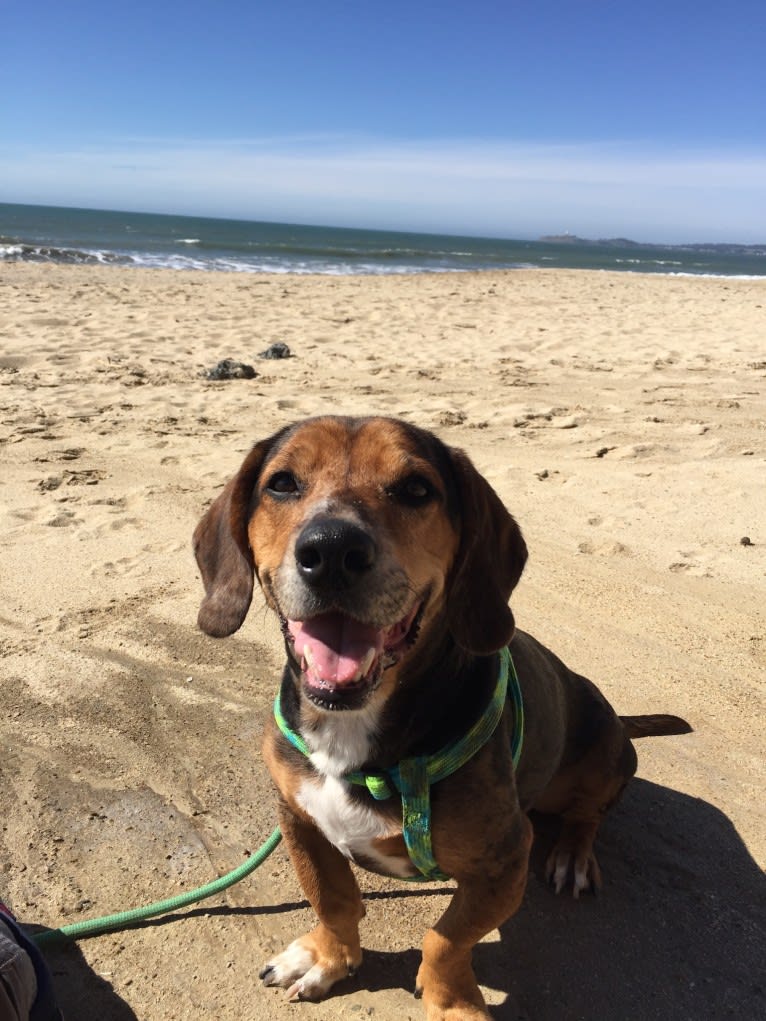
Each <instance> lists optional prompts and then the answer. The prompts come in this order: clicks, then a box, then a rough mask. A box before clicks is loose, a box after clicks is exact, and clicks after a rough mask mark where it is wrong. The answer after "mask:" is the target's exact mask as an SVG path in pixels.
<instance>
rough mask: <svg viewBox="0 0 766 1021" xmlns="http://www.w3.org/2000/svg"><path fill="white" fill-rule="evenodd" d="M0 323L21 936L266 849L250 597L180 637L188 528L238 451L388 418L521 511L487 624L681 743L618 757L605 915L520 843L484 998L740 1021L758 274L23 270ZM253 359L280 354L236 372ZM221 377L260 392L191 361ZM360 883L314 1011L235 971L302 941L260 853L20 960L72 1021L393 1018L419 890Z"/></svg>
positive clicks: (754, 840) (423, 891)
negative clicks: (504, 611) (220, 883)
mask: <svg viewBox="0 0 766 1021" xmlns="http://www.w3.org/2000/svg"><path fill="white" fill-rule="evenodd" d="M0 336H2V338H3V339H2V347H0V462H1V463H2V508H1V509H0V513H1V514H2V527H1V529H0V586H1V589H2V604H1V605H0V656H1V657H2V658H1V659H0V693H1V694H0V697H1V699H2V713H1V714H0V745H1V747H2V755H1V756H0V773H1V774H2V775H1V776H0V791H2V813H1V817H2V830H1V831H0V866H2V872H1V873H0V877H1V878H0V897H4V898H5V899H7V900H8V902H9V903H10V904H11V905H12V906H13V908H14V909H15V911H16V912H17V914H18V915H19V917H20V918H21V919H22V920H23V921H24V922H28V923H30V924H39V925H44V926H54V927H55V926H58V925H61V924H65V923H70V922H73V921H80V920H83V919H86V918H89V917H95V916H98V915H103V914H107V913H111V912H114V911H117V910H121V909H125V908H128V907H134V906H136V905H140V904H143V903H147V902H149V901H153V900H155V899H158V898H163V897H167V896H170V895H173V894H176V893H179V892H183V891H185V890H189V889H191V888H193V887H195V886H196V885H199V884H201V883H204V882H207V881H209V880H210V879H212V878H214V877H215V876H216V875H218V874H220V873H223V872H226V871H228V870H229V869H231V868H233V867H235V866H237V865H239V864H240V863H241V862H242V861H243V859H244V858H245V856H246V855H247V853H248V852H249V851H252V850H254V849H255V848H256V847H257V846H258V845H259V844H260V843H261V842H262V840H264V839H265V838H266V836H267V835H268V834H269V833H270V832H271V830H272V828H273V826H274V825H275V813H274V798H273V794H272V790H271V786H270V783H269V781H268V778H267V776H266V774H265V770H264V767H263V765H262V763H261V760H260V754H259V746H260V734H261V730H262V727H263V724H264V720H265V719H266V717H267V714H268V713H269V712H270V708H271V703H272V699H273V696H274V693H275V690H276V683H277V677H278V672H279V670H280V661H281V652H280V645H281V639H280V636H279V633H278V629H277V627H276V626H275V623H274V621H273V620H272V619H271V618H270V616H269V615H268V614H267V613H266V611H265V610H264V609H263V607H262V603H260V602H257V604H256V605H255V606H254V609H253V610H252V611H251V613H250V616H249V618H248V620H247V622H246V624H245V626H244V627H243V629H242V630H241V631H240V632H239V633H237V634H236V635H235V636H233V637H232V638H230V639H227V640H223V641H216V640H213V639H211V638H208V637H206V636H204V635H202V634H201V633H200V632H199V631H197V629H196V624H195V620H196V613H197V608H198V604H199V600H200V595H201V585H200V581H199V578H198V576H197V572H196V569H195V564H194V561H193V557H192V554H191V547H190V540H191V533H192V530H193V528H194V525H195V523H196V521H197V520H198V519H199V517H200V515H201V513H202V512H203V511H204V509H205V507H206V506H207V504H208V502H209V501H210V500H211V498H212V497H214V496H215V495H216V494H217V493H218V492H219V490H220V487H221V486H222V485H223V483H224V482H225V480H226V479H227V478H229V477H230V476H231V474H232V473H233V472H234V471H235V470H236V469H237V467H238V465H239V463H240V461H241V459H242V457H243V455H244V454H245V452H246V451H247V450H248V448H249V447H250V445H251V444H252V443H253V442H254V441H255V440H257V439H259V438H261V437H264V436H266V435H268V434H269V433H270V432H272V431H273V430H275V429H277V428H278V427H280V426H282V425H283V424H285V423H287V422H289V421H292V420H294V419H297V418H300V417H302V416H305V415H313V414H319V413H325V412H340V413H351V414H367V413H373V414H375V413H384V414H387V415H398V416H403V417H404V418H406V419H408V420H410V421H413V422H415V423H417V424H418V425H421V426H425V427H426V428H429V429H433V430H435V431H436V432H437V433H438V434H439V435H440V436H441V437H442V438H443V439H444V440H445V441H446V442H447V443H449V444H452V445H455V446H459V447H462V448H464V449H465V450H466V451H468V453H469V454H470V455H471V457H472V458H473V459H474V461H475V463H476V464H477V466H478V467H479V468H480V469H481V470H482V471H483V472H484V473H485V475H486V476H487V478H488V479H489V480H490V481H491V483H492V485H493V486H494V487H495V488H496V489H497V491H498V492H499V493H500V495H501V496H502V498H503V499H504V501H505V502H506V504H507V506H508V507H509V508H510V509H511V510H512V512H513V513H514V515H515V516H516V517H517V519H518V520H519V522H520V523H521V526H522V528H523V530H524V533H525V536H526V539H527V543H528V545H529V549H530V559H529V564H528V568H527V571H526V572H525V575H524V577H523V578H522V581H521V584H520V585H519V587H518V589H517V590H516V592H515V593H514V596H513V599H512V604H513V606H514V609H515V612H516V618H517V621H518V623H519V625H520V626H521V627H523V628H524V629H525V630H528V631H531V632H532V633H533V634H535V635H536V636H537V637H538V638H540V639H541V640H542V641H543V642H544V643H545V644H547V645H548V646H549V647H551V648H552V649H553V650H554V651H556V652H557V653H558V654H559V655H560V656H561V657H562V658H563V659H564V660H565V661H567V662H568V663H569V665H571V666H572V667H574V668H575V669H577V670H579V671H581V672H583V673H585V674H587V675H588V676H590V677H592V678H593V679H594V680H595V681H596V683H598V684H599V686H600V687H601V688H602V690H603V691H604V692H605V694H606V695H607V697H608V698H609V699H610V701H611V702H612V704H613V705H614V706H615V708H616V709H617V710H618V712H621V713H626V714H630V713H641V712H672V713H677V714H679V715H682V716H684V717H686V718H687V719H688V720H689V721H690V722H691V723H692V725H693V726H694V728H695V732H694V734H692V735H689V736H685V737H673V738H656V739H652V740H646V741H643V742H641V743H640V744H639V746H638V752H639V771H638V778H637V779H636V780H635V781H634V782H633V784H632V785H631V786H630V788H629V789H628V791H627V792H626V795H625V797H624V798H623V800H622V801H621V803H620V804H619V806H618V807H617V808H616V809H615V811H614V812H613V813H612V814H611V815H610V816H609V818H608V819H607V821H606V823H605V824H604V826H603V829H602V831H601V835H600V840H599V843H598V849H599V859H600V863H601V866H602V870H603V872H604V876H605V887H604V890H603V895H602V896H601V897H599V898H586V899H583V900H581V901H580V902H579V903H575V902H574V901H573V900H571V899H570V898H568V897H564V896H560V897H558V898H557V897H556V896H554V894H553V893H551V892H550V891H549V890H548V889H547V888H546V887H545V884H544V882H543V879H542V875H541V871H542V870H541V861H542V859H543V858H544V853H545V842H544V838H541V841H540V842H539V850H538V851H537V852H536V853H535V854H534V857H533V867H532V872H531V875H530V880H529V886H528V892H527V897H526V900H525V903H524V906H523V907H522V909H521V911H520V912H519V914H518V915H517V917H516V918H515V919H513V920H511V921H510V922H508V923H507V924H506V925H504V926H503V927H502V930H501V931H500V932H499V933H498V932H495V933H493V934H491V935H490V936H489V937H487V939H486V940H485V941H484V942H483V943H482V944H480V946H479V947H478V948H477V950H476V953H475V964H476V971H477V974H478V976H479V980H480V982H481V983H482V987H483V989H484V991H485V995H486V997H487V1000H488V1002H489V1003H490V1004H491V1005H492V1010H493V1016H494V1017H496V1018H498V1019H514V1021H516V1019H520V1018H524V1019H530V1021H562V1019H565V1021H566V1019H570V1018H571V1019H586V1021H591V1019H593V1021H595V1019H599V1021H603V1019H619V1021H626V1019H636V1021H638V1019H641V1021H650V1019H655V1018H656V1019H660V1018H662V1019H664V1018H667V1019H670V1018H672V1019H674V1021H675V1019H678V1018H695V1019H697V1018H706V1019H717V1018H724V1017H727V1018H728V1017H741V1018H744V1017H755V1016H756V1015H762V1014H763V1011H764V1009H766V1008H765V1006H764V1004H765V996H766V992H765V991H764V984H763V961H764V949H765V945H764V917H766V916H765V914H764V887H763V875H762V871H761V869H762V866H763V865H764V863H765V862H766V826H765V825H764V816H765V811H764V769H763V750H764V740H763V725H764V716H763V678H764V667H765V666H766V627H765V626H764V615H765V613H766V611H765V609H764V603H765V600H764V591H765V589H766V584H765V583H766V485H765V480H766V463H765V462H766V280H739V279H713V278H711V279H701V278H689V277H673V276H649V275H637V274H611V273H597V272H578V271H515V272H503V273H478V274H441V275H427V276H409V277H397V276H395V277H380V276H379V277H296V276H255V275H253V276H250V275H238V274H205V273H181V272H173V271H163V270H131V269H116V268H107V267H105V268H80V267H62V266H54V265H21V264H18V265H10V266H4V267H3V269H2V275H0ZM278 341H281V342H284V343H287V344H288V345H289V346H290V347H291V349H292V351H293V354H294V357H292V358H289V359H286V360H284V361H263V360H261V359H259V358H258V357H257V354H258V352H260V351H262V350H264V349H265V348H267V347H268V346H269V345H270V344H272V343H274V342H278ZM225 357H231V358H235V359H238V360H242V361H245V362H248V363H250V364H252V365H253V366H254V367H255V368H256V370H257V371H258V373H259V375H258V376H257V377H256V378H255V379H253V380H249V381H245V380H234V381H230V382H216V383H212V382H208V381H206V380H205V379H203V378H202V376H201V375H200V372H201V370H203V369H205V368H209V367H211V366H213V365H215V364H216V363H217V362H218V361H219V360H220V359H222V358H225ZM359 879H360V883H361V885H362V889H363V891H365V892H367V893H368V894H369V896H368V901H367V907H368V914H367V919H366V921H365V923H364V924H363V943H364V945H365V947H366V960H365V964H364V966H363V968H362V969H361V972H360V974H359V975H358V977H356V978H355V979H352V980H349V981H348V982H347V983H344V984H343V985H341V986H340V987H338V988H337V993H336V995H334V996H333V998H332V999H331V1000H329V1001H327V1002H326V1003H324V1004H320V1005H311V1004H300V1005H294V1004H287V1003H286V1002H285V1001H284V994H283V993H282V992H280V991H275V990H271V989H263V988H262V987H261V985H260V983H259V982H258V978H257V976H258V971H259V968H260V967H261V965H262V963H263V961H264V960H265V959H266V958H267V957H268V956H269V955H270V954H271V953H272V952H273V951H276V950H279V949H281V948H282V946H283V945H284V944H285V943H286V942H287V941H289V940H291V939H292V938H294V937H295V936H297V935H299V934H300V933H302V932H303V931H305V929H306V928H307V927H308V926H309V925H310V924H311V914H310V911H309V910H308V909H307V907H306V905H305V902H304V901H303V898H302V894H301V892H300V890H299V888H298V886H297V884H296V881H295V878H294V876H293V873H292V870H291V868H290V866H289V863H288V862H287V859H286V855H285V853H284V851H283V849H282V848H280V849H278V851H277V852H276V853H275V855H274V856H273V857H271V858H270V859H269V860H268V861H267V863H266V864H265V865H264V866H263V867H262V868H261V869H260V870H259V871H258V872H256V873H255V874H254V875H253V876H252V877H250V878H249V879H247V880H245V881H244V882H243V883H241V884H240V885H238V886H236V887H234V888H233V889H232V890H231V891H230V892H229V893H228V894H226V895H224V896H219V897H217V898H215V899H213V900H210V901H207V902H205V903H203V904H201V905H199V906H198V907H197V908H192V909H189V910H186V911H183V912H179V913H177V914H175V915H173V916H171V917H170V918H167V919H163V920H161V921H158V922H154V923H150V924H145V925H143V926H141V927H139V928H135V929H133V930H131V931H127V932H121V933H117V934H114V935H106V936H101V937H98V938H95V939H90V940H86V941H82V942H80V943H79V944H77V945H71V946H70V947H68V948H63V949H53V950H50V951H49V952H48V958H49V960H50V962H51V965H52V968H53V970H54V973H55V978H56V983H57V986H58V988H59V992H60V997H61V1001H62V1005H63V1006H64V1009H65V1014H66V1016H67V1019H68V1021H90V1019H93V1021H102V1019H109V1021H112V1019H114V1021H129V1019H140V1021H176V1019H178V1021H180V1019H192V1018H215V1019H216V1021H250V1019H253V1021H265V1019H272V1018H291V1019H292V1018H295V1019H298V1018H301V1019H303V1018H305V1019H308V1021H311V1019H329V1018H346V1017H348V1018H359V1017H366V1016H374V1017H375V1018H377V1019H379V1021H389V1019H390V1021H406V1019H407V1018H420V1017H421V1006H420V1004H418V1003H417V1002H416V1001H415V1000H414V999H413V998H412V995H411V990H412V988H413V986H414V979H415V973H416V970H417V965H418V960H419V945H420V941H421V939H422V936H423V933H424V931H425V928H426V926H427V925H428V924H429V922H431V921H433V920H435V919H436V918H437V917H438V915H439V914H440V912H441V911H442V910H443V908H444V907H445V905H446V904H447V902H448V892H447V890H446V887H444V886H441V885H437V886H436V887H435V888H430V887H422V888H421V887H418V888H417V889H414V888H412V887H410V886H409V885H405V884H401V883H396V882H393V881H390V882H389V881H385V880H379V879H376V878H375V877H373V876H370V875H368V874H366V873H359Z"/></svg>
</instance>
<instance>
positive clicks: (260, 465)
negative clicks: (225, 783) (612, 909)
mask: <svg viewBox="0 0 766 1021" xmlns="http://www.w3.org/2000/svg"><path fill="white" fill-rule="evenodd" d="M194 549H195V554H196V557H197V562H198V565H199V569H200V572H201V575H202V580H203V583H204V587H205V596H204V599H203V601H202V605H201V608H200V611H199V618H198V623H199V626H200V628H201V629H202V630H203V631H204V632H206V633H207V634H208V635H212V636H215V637H224V636H226V635H230V634H232V633H233V632H235V631H236V630H237V629H238V628H239V627H240V626H241V625H242V623H243V621H244V619H245V616H246V614H247V611H248V608H249V606H250V602H251V599H252V595H253V587H254V578H256V577H257V579H258V581H259V583H260V586H261V588H262V590H263V593H264V596H265V599H266V602H267V604H268V605H269V607H270V608H271V609H272V610H273V611H274V612H275V613H276V614H277V615H278V617H279V620H280V624H281V627H282V632H283V634H284V638H285V647H286V652H287V663H286V666H285V669H284V673H283V676H282V681H281V686H280V689H279V697H278V702H277V704H276V708H275V714H274V719H272V720H271V721H270V724H269V726H268V728H267V733H266V735H265V739H264V745H263V753H264V757H265V761H266V763H267V765H268V768H269V770H270V773H271V776H272V778H273V780H274V783H275V785H276V788H277V791H278V796H279V822H280V826H281V830H282V834H283V836H284V839H285V842H286V845H287V849H288V851H289V854H290V858H291V860H292V863H293V865H294V867H295V870H296V872H297V875H298V879H299V881H300V883H301V886H302V888H303V890H304V892H305V894H306V896H307V898H308V900H309V901H310V903H311V905H312V906H313V908H314V910H315V912H316V914H317V916H318V924H317V926H316V928H314V929H313V930H312V931H311V932H309V933H308V934H307V935H305V936H302V937H301V938H299V939H296V940H295V941H294V942H293V943H291V944H290V945H289V946H288V947H287V949H286V950H284V951H283V952H282V953H280V954H278V955H277V956H276V957H274V958H273V959H272V960H271V961H269V962H268V963H267V964H266V966H265V968H264V970H263V972H262V973H261V978H262V979H263V981H264V982H265V984H266V985H276V986H281V987H283V988H285V989H286V990H287V993H288V996H289V998H290V999H295V1000H298V999H308V1000H318V999H321V998H323V997H324V996H326V995H327V993H328V992H329V991H330V989H331V987H332V986H333V984H334V983H335V982H337V981H339V980H340V979H343V978H346V977H347V976H348V975H350V974H353V973H354V972H355V971H356V969H357V968H358V967H359V965H360V963H361V960H362V950H361V946H360V939H359V922H360V920H361V918H362V917H363V915H364V908H363V905H362V898H361V895H360V892H359V888H358V886H357V883H356V880H355V878H354V875H353V872H352V869H351V867H350V862H355V863H356V864H358V865H360V866H362V867H364V868H366V869H368V870H371V871H373V872H378V873H382V874H385V875H389V876H397V877H401V878H402V879H411V878H414V877H417V876H418V875H421V876H427V877H430V878H433V877H434V876H437V877H451V878H452V879H454V880H455V882H456V884H457V887H456V889H455V891H454V895H453V897H452V900H451V902H450V904H449V907H448V908H447V910H446V911H445V912H444V914H443V915H442V917H441V918H440V919H439V920H438V921H437V922H436V923H435V925H434V926H433V928H431V929H430V930H429V931H428V932H427V933H426V936H425V939H424V942H423V956H422V963H421V965H420V968H419V971H418V976H417V987H416V995H420V996H422V998H423V1001H424V1005H425V1008H426V1013H427V1017H428V1019H429V1021H446V1019H450V1021H463V1019H478V1018H487V1017H489V1015H488V1013H487V1010H486V1006H485V1003H484V999H483V997H482V995H481V992H480V990H479V987H478V984H477V982H476V978H475V976H474V973H473V968H472V963H471V957H472V948H473V946H474V945H475V944H476V943H477V942H478V941H479V940H480V939H481V938H482V937H483V936H485V935H486V934H487V933H489V932H491V931H492V930H493V929H495V928H497V927H498V926H500V925H501V924H502V923H503V922H505V921H506V919H508V918H509V917H510V916H512V915H513V914H514V912H515V911H516V910H517V909H518V907H519V905H520V903H521V900H522V897H523V894H524V889H525V884H526V879H527V869H528V857H529V850H530V845H531V843H532V825H531V823H530V821H529V817H528V813H529V812H530V811H531V810H533V809H534V810H536V811H538V812H543V813H549V814H554V815H557V816H559V817H560V819H561V831H560V835H559V838H558V842H557V844H556V846H555V847H554V849H553V851H552V852H551V854H550V856H549V858H548V862H547V873H548V877H549V879H550V881H551V883H552V884H553V886H554V887H555V889H556V892H559V891H560V890H561V889H562V888H563V887H564V886H565V885H567V884H569V883H571V885H572V888H573V892H574V895H575V896H578V895H579V894H580V893H581V892H582V891H584V890H586V889H595V888H597V887H598V886H599V885H600V883H601V875H600V871H599V867H598V864H597V862H596V858H595V856H594V854H593V840H594V837H595V835H596V830H597V829H598V826H599V823H600V822H601V819H602V818H603V816H604V814H605V812H606V811H607V809H608V808H609V807H610V806H611V805H613V804H614V803H615V801H616V800H617V799H618V797H619V796H620V793H621V791H622V789H623V788H624V787H625V785H626V783H627V782H628V780H629V779H630V777H631V776H632V775H633V774H634V772H635V769H636V754H635V751H634V749H633V745H632V743H631V740H630V739H631V738H635V737H642V736H646V735H657V734H681V733H687V732H689V731H690V730H691V728H690V726H689V724H688V723H686V721H684V720H682V719H680V718H678V717H675V716H668V715H653V716H638V717H618V716H617V715H616V714H615V712H614V710H613V709H612V707H611V706H610V705H609V703H608V702H607V700H606V699H605V698H604V696H603V695H602V694H601V692H600V691H599V690H598V689H597V688H596V686H595V685H594V684H593V683H592V682H591V681H589V680H588V679H586V678H585V677H582V676H579V675H578V674H575V673H574V672H573V671H571V670H570V669H568V668H567V667H566V666H565V665H564V664H563V663H562V662H561V660H559V659H558V658H557V657H556V656H554V655H553V653H551V652H549V651H548V650H547V649H546V648H545V647H544V646H543V645H541V644H540V643H539V642H538V641H536V640H535V639H534V638H533V637H532V636H531V635H528V634H526V633H524V632H523V631H521V630H517V629H516V628H515V623H514V617H513V614H512V612H511V609H510V607H509V605H508V600H509V597H510V595H511V592H512V590H513V589H514V587H515V586H516V584H517V582H518V581H519V578H520V577H521V573H522V571H523V569H524V565H525V562H526V559H527V548H526V545H525V542H524V539H523V537H522V534H521V530H520V528H519V526H518V524H517V523H516V521H515V520H514V518H513V517H512V516H511V514H510V513H509V512H508V511H507V510H506V508H505V506H504V505H503V503H502V502H501V500H500V498H499V497H498V496H497V494H496V493H495V492H494V490H493V489H492V487H491V486H490V485H489V483H488V482H487V481H486V479H484V478H483V477H482V476H481V475H480V474H479V472H478V471H477V470H476V468H475V467H474V466H473V464H472V463H471V461H470V460H469V458H468V457H467V456H466V454H465V453H463V452H462V451H460V450H457V449H453V448H450V447H448V446H446V445H445V444H444V443H442V442H441V441H440V440H439V439H438V438H437V437H436V436H434V435H433V434H431V433H429V432H426V431H425V430H422V429H420V428H417V427H415V426H414V425H410V424H408V423H405V422H402V421H399V420H396V419H391V418H382V417H381V418H344V417H330V416H328V417H320V418H314V419H308V420H306V421H303V422H299V423H297V424H294V425H290V426H287V427H286V428H284V429H282V430H281V431H280V432H277V433H276V434H275V435H273V436H271V437H269V438H268V439H265V440H262V441H260V442H259V443H256V445H255V446H254V447H253V449H252V450H251V451H250V453H249V454H248V455H247V457H246V458H245V461H244V463H243V464H242V466H241V468H240V470H239V472H238V473H237V474H236V476H235V477H234V478H233V479H231V481H229V482H228V484H227V485H226V486H225V488H224V490H223V491H222V493H221V494H220V495H219V496H218V498H217V499H216V500H215V501H214V502H213V504H212V505H211V506H210V509H209V510H208V511H207V513H206V514H205V515H204V517H203V518H202V520H201V521H200V523H199V525H198V526H197V529H196V531H195V533H194ZM506 650H507V651H506ZM508 651H509V652H510V657H509V656H508ZM509 661H510V664H512V665H509ZM509 670H510V673H511V675H512V677H514V678H516V679H517V680H518V689H519V690H520V694H519V690H517V689H516V688H515V687H514V691H515V692H516V697H515V699H514V698H511V697H508V696H507V695H506V692H505V688H504V687H503V685H502V684H501V680H502V677H503V676H505V675H506V674H507V673H508V671H509ZM507 683H511V682H508V681H506V684H507ZM513 683H514V684H515V682H513ZM522 722H523V735H521V734H520V730H521V727H522ZM522 737H523V743H522V744H521V747H520V749H519V747H518V746H519V742H520V740H521V739H522ZM514 745H515V746H516V748H515V751H516V753H517V754H515V755H514ZM519 751H520V755H519V754H518V753H519ZM456 759H457V760H458V761H456ZM514 759H515V760H516V762H515V763H514ZM445 762H446V765H445ZM434 764H435V765H434ZM445 770H446V772H445ZM434 773H435V779H434Z"/></svg>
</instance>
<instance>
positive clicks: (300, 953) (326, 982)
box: [260, 939, 351, 1000]
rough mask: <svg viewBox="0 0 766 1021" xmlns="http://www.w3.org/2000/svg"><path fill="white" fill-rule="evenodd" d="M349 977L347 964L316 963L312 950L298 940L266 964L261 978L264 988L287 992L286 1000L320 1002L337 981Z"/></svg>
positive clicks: (349, 971) (349, 970)
mask: <svg viewBox="0 0 766 1021" xmlns="http://www.w3.org/2000/svg"><path fill="white" fill-rule="evenodd" d="M349 974H351V969H350V968H349V967H348V965H343V966H339V967H332V966H327V965H324V966H323V965H321V964H319V963H317V962H316V960H315V955H314V953H313V951H311V950H309V949H308V947H305V946H304V945H303V944H302V942H301V940H299V939H297V940H295V941H294V942H293V943H291V944H290V946H289V947H288V948H287V949H286V950H283V951H282V953H281V954H278V955H277V956H276V957H273V958H272V959H271V960H270V961H269V963H268V964H267V965H266V967H265V968H264V969H263V971H261V974H260V977H261V979H263V983H264V985H267V986H281V987H282V988H283V989H287V998H288V999H289V1000H321V999H322V998H323V997H324V996H326V995H327V993H328V992H329V991H330V989H331V988H332V986H333V985H334V984H335V983H336V982H337V981H338V979H340V978H346V977H347V976H348V975H349Z"/></svg>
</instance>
